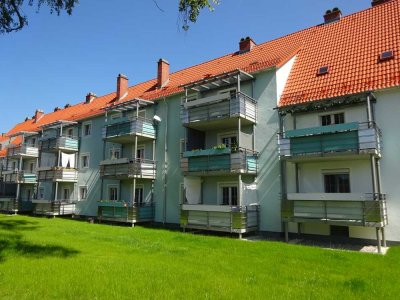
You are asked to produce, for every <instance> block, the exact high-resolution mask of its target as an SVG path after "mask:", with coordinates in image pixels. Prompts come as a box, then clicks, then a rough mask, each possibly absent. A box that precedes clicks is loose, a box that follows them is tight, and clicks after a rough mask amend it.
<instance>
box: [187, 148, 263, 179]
mask: <svg viewBox="0 0 400 300" xmlns="http://www.w3.org/2000/svg"><path fill="white" fill-rule="evenodd" d="M257 157H258V154H257V152H254V151H252V150H248V149H244V148H236V149H235V148H233V147H232V148H223V149H205V150H192V151H186V152H184V153H183V154H182V158H181V169H182V172H184V173H187V174H188V173H190V174H192V175H195V174H196V173H197V174H199V175H206V174H209V175H217V174H226V173H237V174H257V171H258V163H257Z"/></svg>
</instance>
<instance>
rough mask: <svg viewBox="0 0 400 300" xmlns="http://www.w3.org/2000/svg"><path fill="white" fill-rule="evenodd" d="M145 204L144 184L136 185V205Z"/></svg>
mask: <svg viewBox="0 0 400 300" xmlns="http://www.w3.org/2000/svg"><path fill="white" fill-rule="evenodd" d="M142 204H143V186H136V188H135V205H137V206H141V205H142Z"/></svg>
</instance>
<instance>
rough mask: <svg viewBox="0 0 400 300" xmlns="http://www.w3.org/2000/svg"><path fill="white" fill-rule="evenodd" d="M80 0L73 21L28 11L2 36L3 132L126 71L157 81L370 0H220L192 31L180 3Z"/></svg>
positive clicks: (135, 78)
mask: <svg viewBox="0 0 400 300" xmlns="http://www.w3.org/2000/svg"><path fill="white" fill-rule="evenodd" d="M157 2H158V4H159V6H160V7H161V8H162V9H163V10H164V12H162V11H160V10H159V9H158V8H157V7H156V6H155V5H154V2H153V1H152V0H140V1H137V0H136V1H132V0H114V1H98V0H82V1H81V4H80V5H79V6H78V7H77V8H76V9H75V11H74V12H73V14H72V16H67V15H66V14H62V15H61V16H59V17H57V16H56V15H51V14H50V13H49V10H48V8H47V7H42V9H41V10H40V12H39V14H36V13H35V11H36V9H35V8H25V13H26V14H27V15H28V20H29V26H28V27H26V28H25V29H23V30H22V31H20V32H17V33H11V34H6V35H0V57H1V59H0V70H1V71H0V132H7V131H8V130H9V129H11V128H12V127H13V126H14V125H15V124H16V123H19V122H22V121H23V120H24V119H25V117H31V116H32V115H33V114H34V111H35V110H36V109H37V108H40V109H43V110H44V111H45V112H50V111H52V110H53V109H54V107H56V106H64V105H65V104H66V103H70V104H74V103H78V102H81V101H83V100H84V97H85V95H86V94H87V93H88V92H94V93H96V94H97V95H98V96H100V95H104V94H107V93H110V92H113V91H114V90H115V88H116V77H117V75H118V73H123V74H125V75H127V76H128V77H129V84H130V85H134V84H136V83H139V82H142V81H145V80H148V79H151V78H154V77H155V76H156V62H157V60H158V59H159V58H161V57H162V58H165V59H167V60H168V61H169V62H170V64H171V71H172V72H174V71H177V70H180V69H182V68H185V67H188V66H190V65H193V64H197V63H200V62H203V61H207V60H210V59H213V58H215V57H218V56H221V55H224V54H226V53H230V52H234V51H236V50H237V48H238V42H239V40H240V38H241V37H246V36H251V37H252V38H253V39H254V41H255V42H256V43H262V42H266V41H268V40H271V39H274V38H277V37H280V36H282V35H286V34H288V33H292V32H295V31H298V30H300V29H304V28H307V27H310V26H314V25H317V24H320V23H321V22H322V21H323V17H322V16H323V14H324V12H325V11H326V10H327V9H332V8H333V7H335V6H337V7H339V8H340V9H341V10H342V12H343V14H344V15H348V14H351V13H354V12H357V11H360V10H363V9H366V8H368V7H370V4H371V0H322V1H321V0H304V1H298V0H286V1H269V0H230V1H229V0H222V1H221V2H222V3H221V4H220V5H219V6H218V7H217V8H216V10H215V11H214V12H212V13H210V12H208V11H203V12H202V13H201V14H200V17H199V19H198V21H197V23H196V24H192V25H191V26H190V29H189V31H188V32H184V31H183V30H181V29H180V28H181V26H182V24H181V23H180V22H179V14H178V9H177V6H178V0H158V1H157Z"/></svg>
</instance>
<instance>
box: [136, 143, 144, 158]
mask: <svg viewBox="0 0 400 300" xmlns="http://www.w3.org/2000/svg"><path fill="white" fill-rule="evenodd" d="M136 158H137V159H144V146H138V148H137V150H136Z"/></svg>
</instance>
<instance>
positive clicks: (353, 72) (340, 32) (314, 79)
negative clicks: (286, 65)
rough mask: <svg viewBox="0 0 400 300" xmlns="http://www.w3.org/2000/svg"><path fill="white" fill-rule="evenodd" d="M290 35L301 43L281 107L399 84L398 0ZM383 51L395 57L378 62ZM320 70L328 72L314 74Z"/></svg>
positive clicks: (399, 16)
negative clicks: (319, 74)
mask: <svg viewBox="0 0 400 300" xmlns="http://www.w3.org/2000/svg"><path fill="white" fill-rule="evenodd" d="M294 35H298V36H299V37H300V39H301V40H303V41H304V43H303V48H302V49H301V51H300V52H299V53H298V56H297V58H296V62H295V64H294V65H293V69H292V71H291V73H290V75H289V78H288V81H287V84H286V86H285V89H284V91H283V94H282V96H281V99H280V102H279V105H280V106H287V105H292V104H299V103H304V102H308V101H312V100H319V99H325V98H333V97H339V96H343V95H348V94H356V93H360V92H365V91H370V90H378V89H383V88H389V87H394V86H399V85H400V1H399V0H392V1H389V2H387V3H384V4H381V5H377V6H375V7H373V8H369V9H367V10H364V11H361V12H358V13H355V14H352V15H349V16H347V17H344V18H342V19H341V20H340V21H339V22H335V23H332V24H327V25H320V26H315V27H313V28H310V29H308V30H305V31H302V32H298V33H296V34H294ZM387 50H393V51H394V55H395V57H394V59H391V60H388V61H382V62H380V61H379V59H378V57H379V55H380V54H381V53H382V52H384V51H387ZM322 66H328V67H329V73H328V74H325V75H321V76H317V70H318V68H320V67H322Z"/></svg>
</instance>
